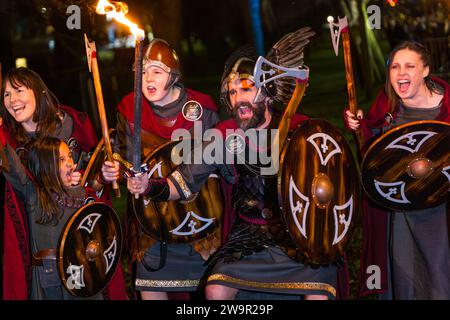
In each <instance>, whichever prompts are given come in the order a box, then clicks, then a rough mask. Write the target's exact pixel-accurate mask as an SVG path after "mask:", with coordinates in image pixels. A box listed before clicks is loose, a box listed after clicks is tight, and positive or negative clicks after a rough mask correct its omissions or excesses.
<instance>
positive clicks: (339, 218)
mask: <svg viewBox="0 0 450 320" xmlns="http://www.w3.org/2000/svg"><path fill="white" fill-rule="evenodd" d="M360 194H361V191H360V183H359V178H358V169H357V166H356V162H355V159H354V157H353V154H352V152H351V150H350V148H349V145H348V143H347V142H346V140H345V138H344V137H343V136H342V134H341V133H340V132H339V131H338V130H337V129H336V128H335V127H333V126H332V125H331V124H330V123H328V122H326V121H323V120H308V121H306V122H304V123H303V124H301V125H300V126H299V127H298V128H297V129H296V130H295V132H294V133H293V134H292V135H291V136H290V138H289V139H288V141H287V143H286V145H285V147H284V148H283V150H282V153H281V157H280V171H279V173H278V197H279V203H280V207H281V209H282V216H283V219H284V222H285V223H286V226H287V229H288V231H289V234H290V236H291V238H292V240H293V241H294V243H295V244H296V245H297V247H298V248H299V249H300V251H301V252H302V253H303V255H304V256H305V258H306V259H307V261H309V262H310V263H313V264H319V265H326V264H329V263H332V262H335V261H337V260H338V259H339V258H340V257H341V256H342V255H343V254H344V252H345V250H346V248H347V245H348V244H349V241H350V239H351V236H352V234H353V230H354V227H355V225H356V222H357V221H358V219H359V216H360V203H361V199H360Z"/></svg>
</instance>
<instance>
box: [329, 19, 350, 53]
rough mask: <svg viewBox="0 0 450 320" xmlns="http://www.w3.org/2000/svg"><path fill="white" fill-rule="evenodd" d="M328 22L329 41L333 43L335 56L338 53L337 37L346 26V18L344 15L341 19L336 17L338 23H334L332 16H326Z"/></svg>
mask: <svg viewBox="0 0 450 320" xmlns="http://www.w3.org/2000/svg"><path fill="white" fill-rule="evenodd" d="M327 20H328V23H329V24H330V34H331V42H332V44H333V49H334V53H335V54H336V57H337V56H338V55H339V38H340V37H341V33H342V31H343V30H344V29H346V28H348V19H347V17H346V16H344V17H343V18H342V19H341V18H339V17H338V23H334V22H333V21H334V18H333V17H332V16H329V17H328V19H327Z"/></svg>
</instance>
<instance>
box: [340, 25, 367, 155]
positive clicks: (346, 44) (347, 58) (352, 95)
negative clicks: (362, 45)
mask: <svg viewBox="0 0 450 320" xmlns="http://www.w3.org/2000/svg"><path fill="white" fill-rule="evenodd" d="M342 46H343V48H344V62H345V78H346V79H347V91H348V102H349V109H350V112H351V113H353V114H354V115H355V116H356V113H357V110H358V102H357V100H356V86H355V80H354V76H353V64H352V53H351V49H350V32H349V28H346V29H345V30H343V31H342ZM355 138H356V143H357V145H358V149H359V150H361V148H362V147H363V145H364V137H363V134H362V131H361V129H357V130H355Z"/></svg>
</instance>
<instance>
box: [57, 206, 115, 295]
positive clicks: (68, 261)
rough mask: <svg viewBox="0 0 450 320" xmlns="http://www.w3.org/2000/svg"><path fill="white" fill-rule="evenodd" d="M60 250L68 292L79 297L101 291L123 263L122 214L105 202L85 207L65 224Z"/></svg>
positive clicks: (61, 272) (59, 243)
mask: <svg viewBox="0 0 450 320" xmlns="http://www.w3.org/2000/svg"><path fill="white" fill-rule="evenodd" d="M58 249H59V250H58V257H57V262H58V272H59V276H60V278H61V282H62V283H63V285H64V287H65V288H66V289H67V291H69V292H70V293H71V294H72V295H74V296H78V297H90V296H93V295H95V294H97V293H99V292H100V291H102V290H103V289H104V288H105V287H106V286H107V284H108V283H109V281H110V280H111V278H112V276H113V275H114V272H115V271H116V268H117V265H118V264H119V262H120V254H121V249H122V230H121V227H120V220H119V217H118V216H117V214H116V213H115V211H114V210H113V209H112V208H111V207H110V206H108V205H106V204H104V203H100V202H93V203H90V204H88V205H85V206H83V207H82V208H80V209H79V210H78V211H77V212H76V213H75V214H74V215H73V216H72V218H71V219H70V220H69V221H68V222H67V224H66V226H65V227H64V229H63V232H62V234H61V237H60V239H59V242H58Z"/></svg>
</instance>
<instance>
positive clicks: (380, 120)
mask: <svg viewBox="0 0 450 320" xmlns="http://www.w3.org/2000/svg"><path fill="white" fill-rule="evenodd" d="M431 79H432V80H433V81H434V82H436V83H438V84H439V85H441V86H442V87H443V88H444V98H443V101H442V107H441V111H440V113H439V115H438V116H437V118H436V120H440V121H444V122H450V87H449V84H448V83H447V82H446V81H444V80H442V79H439V78H435V77H431ZM387 112H388V99H387V96H386V94H385V92H384V90H382V91H381V92H380V93H379V94H378V96H377V98H376V100H375V102H374V103H373V104H372V106H371V108H370V110H369V112H368V114H367V116H366V117H365V118H364V119H363V120H361V128H362V130H363V132H364V136H365V138H366V139H370V138H371V137H372V136H373V133H372V131H371V130H370V128H380V127H383V126H386V125H387V122H386V121H385V116H386V113H387ZM396 116H397V112H394V113H393V117H394V119H395V118H396ZM344 119H345V117H344ZM363 206H364V208H363V209H364V210H363V241H362V244H361V260H360V275H359V295H360V296H366V295H368V294H374V293H384V292H385V291H386V290H387V287H388V279H387V267H388V265H387V261H388V260H387V259H388V258H387V257H388V255H387V252H388V242H387V237H388V235H387V223H388V212H387V211H385V210H384V209H382V208H377V207H376V206H375V205H372V204H371V203H370V202H368V201H367V199H365V201H364V202H363ZM371 265H377V266H379V267H380V270H381V289H379V290H377V289H373V290H370V289H368V288H367V286H366V283H367V278H368V277H370V276H371V275H372V273H369V274H368V273H367V272H366V270H367V268H368V267H369V266H371Z"/></svg>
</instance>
